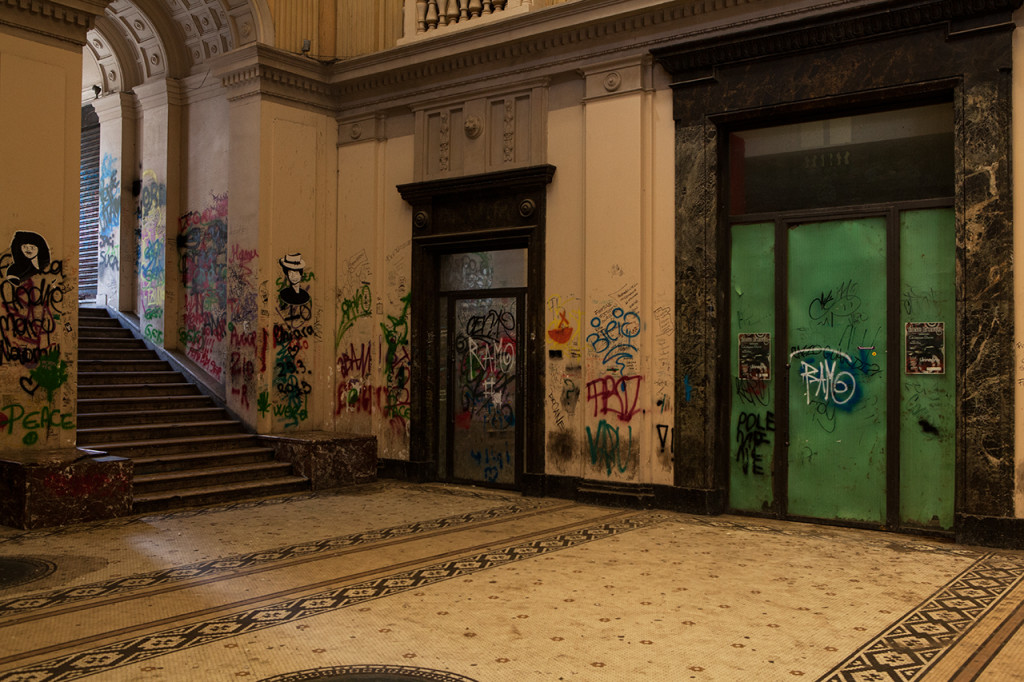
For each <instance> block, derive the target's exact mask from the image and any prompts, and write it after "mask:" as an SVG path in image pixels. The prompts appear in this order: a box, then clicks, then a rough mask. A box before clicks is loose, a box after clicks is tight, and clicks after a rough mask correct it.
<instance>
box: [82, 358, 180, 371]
mask: <svg viewBox="0 0 1024 682" xmlns="http://www.w3.org/2000/svg"><path fill="white" fill-rule="evenodd" d="M170 369H171V366H170V364H168V363H167V361H166V360H161V359H160V358H153V359H150V360H146V359H142V360H136V359H135V358H122V359H119V360H87V359H83V358H81V357H79V359H78V372H79V373H82V372H86V373H88V372H117V373H118V374H123V373H125V372H166V371H169V370H170Z"/></svg>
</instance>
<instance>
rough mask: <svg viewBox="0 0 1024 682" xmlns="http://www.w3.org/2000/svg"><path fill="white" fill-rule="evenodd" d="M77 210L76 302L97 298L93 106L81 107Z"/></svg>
mask: <svg viewBox="0 0 1024 682" xmlns="http://www.w3.org/2000/svg"><path fill="white" fill-rule="evenodd" d="M79 180H80V189H79V210H78V300H79V301H83V302H90V303H91V302H92V301H94V300H95V299H96V274H97V256H98V253H99V247H98V245H99V233H100V121H99V118H98V117H97V116H96V111H95V110H94V109H93V108H92V105H91V104H89V105H86V106H84V107H82V162H81V169H80V175H79Z"/></svg>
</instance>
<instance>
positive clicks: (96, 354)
mask: <svg viewBox="0 0 1024 682" xmlns="http://www.w3.org/2000/svg"><path fill="white" fill-rule="evenodd" d="M111 360H117V361H127V362H140V361H144V360H160V358H159V356H157V354H156V351H152V350H149V349H148V348H146V346H145V345H144V344H142V345H141V346H140V347H127V348H79V349H78V361H79V363H80V365H84V364H85V363H87V362H104V361H108V362H109V361H111Z"/></svg>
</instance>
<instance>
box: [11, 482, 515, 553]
mask: <svg viewBox="0 0 1024 682" xmlns="http://www.w3.org/2000/svg"><path fill="white" fill-rule="evenodd" d="M391 489H402V490H405V491H409V492H418V493H436V494H440V495H451V496H456V497H472V498H476V499H485V500H495V501H505V502H512V501H519V502H520V504H523V502H522V501H523V499H524V498H523V496H522V495H521V494H519V493H515V494H512V493H507V492H505V491H501V490H489V489H487V488H474V487H472V486H450V485H444V484H423V483H407V482H405V481H394V480H380V481H374V482H373V483H363V484H359V485H353V486H347V487H344V488H336V489H332V490H323V491H318V492H305V493H299V494H291V495H278V496H275V497H265V498H261V499H258V500H242V501H240V502H230V503H227V504H216V505H209V506H205V507H191V508H188V509H175V510H172V511H168V512H164V513H162V514H141V515H137V516H123V517H119V518H116V519H104V520H102V521H89V522H86V523H77V524H74V525H70V526H54V527H51V528H39V529H36V530H26V531H19V530H18V529H16V528H7V527H5V526H0V544H2V543H5V542H15V541H18V540H35V539H37V538H45V537H52V536H55V535H72V534H75V533H82V532H86V531H91V530H95V529H97V528H116V527H120V526H131V525H134V524H137V523H153V522H158V521H168V520H174V519H187V518H193V517H196V516H207V515H209V514H221V513H224V512H230V511H237V510H245V509H258V508H261V507H273V506H277V505H281V504H292V503H295V502H304V501H306V500H315V499H318V498H330V497H338V496H352V495H366V494H370V493H374V492H379V491H384V490H391ZM525 499H535V498H525ZM5 533H9V534H5Z"/></svg>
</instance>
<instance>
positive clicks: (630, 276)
mask: <svg viewBox="0 0 1024 682" xmlns="http://www.w3.org/2000/svg"><path fill="white" fill-rule="evenodd" d="M584 75H585V77H586V99H585V101H584V126H585V136H586V146H585V149H586V161H585V166H584V173H585V180H584V182H585V190H584V197H585V215H586V223H585V229H586V235H585V247H584V252H585V260H584V280H585V281H584V291H585V293H584V300H583V310H584V313H583V330H582V333H583V335H584V339H585V340H584V344H583V355H584V376H583V381H584V386H582V387H581V388H582V389H583V398H584V400H585V403H584V406H583V409H584V410H585V414H586V417H585V428H584V438H585V442H584V466H583V476H584V478H587V479H592V480H596V481H611V482H633V483H640V482H649V478H648V477H649V468H650V463H649V462H647V461H646V458H648V457H649V456H650V453H651V452H652V448H651V443H650V442H645V440H649V438H646V436H647V433H646V432H647V430H648V424H647V422H648V419H647V417H646V415H645V413H644V410H645V409H646V407H647V405H646V403H647V400H646V393H647V392H646V391H645V390H644V382H645V381H646V380H647V377H646V376H645V374H646V371H647V360H646V359H645V356H644V354H645V353H646V349H645V343H646V341H645V340H646V337H647V334H646V333H645V331H644V330H645V328H646V322H647V319H646V318H647V317H649V316H648V315H647V314H646V311H645V306H647V305H648V303H647V301H648V300H649V293H648V292H647V291H646V290H645V289H646V287H645V285H644V271H645V262H646V261H647V260H648V259H649V256H648V255H646V251H647V250H648V249H649V248H650V235H649V216H648V215H647V209H646V208H645V200H644V197H645V187H644V182H643V181H644V178H645V176H646V173H645V157H646V155H645V152H644V140H645V124H644V120H645V111H646V109H647V106H648V103H647V101H646V97H645V90H646V89H649V87H650V86H649V79H650V62H649V60H648V59H646V58H644V57H640V56H638V57H634V58H631V59H629V60H623V61H620V62H616V63H611V64H605V65H602V66H601V67H598V68H593V69H588V70H587V71H586V72H585V74H584Z"/></svg>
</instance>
